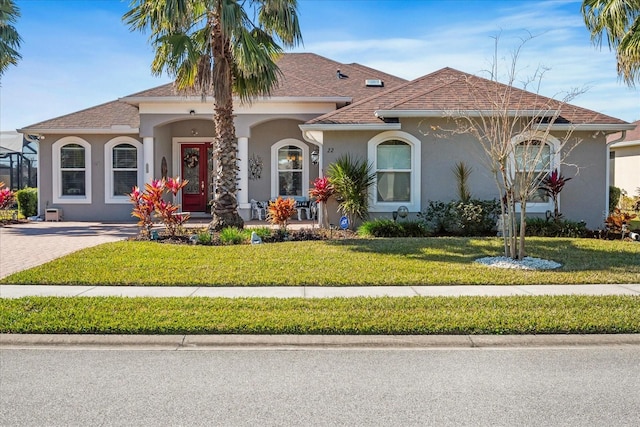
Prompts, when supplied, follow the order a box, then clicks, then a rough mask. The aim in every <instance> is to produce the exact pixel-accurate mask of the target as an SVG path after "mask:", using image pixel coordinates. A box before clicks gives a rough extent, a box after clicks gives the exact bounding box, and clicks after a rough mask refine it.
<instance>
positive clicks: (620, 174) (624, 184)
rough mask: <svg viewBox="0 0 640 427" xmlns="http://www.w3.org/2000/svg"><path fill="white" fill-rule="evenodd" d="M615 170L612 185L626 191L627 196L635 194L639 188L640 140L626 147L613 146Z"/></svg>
mask: <svg viewBox="0 0 640 427" xmlns="http://www.w3.org/2000/svg"><path fill="white" fill-rule="evenodd" d="M611 151H613V152H614V153H615V160H614V164H615V170H614V178H613V185H615V186H616V187H618V188H621V189H623V190H625V191H626V192H627V194H628V195H629V196H633V195H636V194H637V193H638V188H640V142H638V144H637V145H632V146H627V147H614V148H612V149H611Z"/></svg>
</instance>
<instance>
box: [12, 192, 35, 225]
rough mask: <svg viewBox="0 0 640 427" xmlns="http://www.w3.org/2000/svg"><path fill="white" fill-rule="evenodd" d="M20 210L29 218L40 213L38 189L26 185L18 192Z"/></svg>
mask: <svg viewBox="0 0 640 427" xmlns="http://www.w3.org/2000/svg"><path fill="white" fill-rule="evenodd" d="M16 198H17V199H18V210H19V211H20V213H21V214H22V216H23V217H25V218H29V217H30V216H35V215H36V214H37V213H38V189H37V188H31V187H26V188H23V189H22V190H18V191H17V192H16Z"/></svg>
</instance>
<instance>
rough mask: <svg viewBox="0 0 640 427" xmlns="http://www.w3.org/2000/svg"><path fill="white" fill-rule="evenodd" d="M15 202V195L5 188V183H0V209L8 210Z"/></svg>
mask: <svg viewBox="0 0 640 427" xmlns="http://www.w3.org/2000/svg"><path fill="white" fill-rule="evenodd" d="M14 200H15V193H14V192H13V191H11V190H10V189H9V187H5V186H4V182H2V181H0V209H6V208H8V207H9V206H11V204H13V201H14Z"/></svg>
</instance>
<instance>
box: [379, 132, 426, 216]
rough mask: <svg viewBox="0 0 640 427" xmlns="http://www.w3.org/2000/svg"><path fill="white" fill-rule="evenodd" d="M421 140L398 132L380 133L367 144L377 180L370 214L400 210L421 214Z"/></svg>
mask: <svg viewBox="0 0 640 427" xmlns="http://www.w3.org/2000/svg"><path fill="white" fill-rule="evenodd" d="M420 145H421V144H420V140H419V139H417V138H416V137H414V136H413V135H411V134H408V133H406V132H400V131H389V132H383V133H381V134H379V135H377V136H375V137H374V138H372V139H371V140H370V141H369V143H368V157H369V159H368V160H369V162H370V163H371V164H372V165H373V170H374V171H375V173H376V180H375V183H374V185H373V189H372V194H371V195H372V197H371V199H372V204H371V208H370V210H371V211H373V212H392V211H395V210H397V209H398V207H400V206H406V207H407V208H408V209H409V211H412V212H419V211H420V208H421V207H420Z"/></svg>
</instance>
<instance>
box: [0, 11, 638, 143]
mask: <svg viewBox="0 0 640 427" xmlns="http://www.w3.org/2000/svg"><path fill="white" fill-rule="evenodd" d="M580 4H581V2H580V1H554V0H547V1H544V0H543V1H536V0H528V1H514V0H495V1H489V0H486V1H457V0H441V1H429V0H384V1H378V0H299V15H300V19H301V26H302V32H303V38H304V46H300V47H299V48H297V49H296V51H307V52H314V53H317V54H320V55H323V56H326V57H328V58H331V59H334V60H336V61H339V62H345V63H351V62H357V63H361V64H364V65H367V66H370V67H373V68H377V69H380V70H382V71H385V72H388V73H391V74H395V75H398V76H400V77H404V78H406V79H413V78H417V77H420V76H422V75H424V74H427V73H430V72H432V71H435V70H437V69H440V68H442V67H447V66H448V67H453V68H456V69H459V70H462V71H465V72H469V73H473V74H480V75H482V71H483V70H486V69H488V68H490V65H491V63H492V59H493V54H494V37H495V36H496V35H498V34H500V43H499V49H498V51H499V53H498V58H499V61H498V62H499V64H500V65H501V70H502V71H503V72H504V73H505V74H506V71H507V67H508V66H509V64H510V55H511V53H512V51H513V50H514V49H515V48H516V47H517V46H518V45H519V43H520V39H521V38H524V37H527V34H528V32H530V33H532V34H534V35H536V36H537V37H535V38H534V39H532V40H530V41H528V42H527V43H526V44H525V46H524V48H523V50H522V54H521V57H520V59H519V61H518V71H519V76H520V78H521V79H522V80H524V79H526V78H527V77H528V76H530V75H531V74H533V72H534V71H535V70H536V69H537V68H538V67H541V66H543V67H547V68H549V71H547V73H546V75H545V77H544V80H543V81H542V86H541V89H540V92H541V93H542V94H543V95H546V96H551V97H557V98H561V97H562V95H563V92H566V91H568V90H571V89H573V88H588V90H587V92H586V93H584V94H582V95H580V96H579V97H578V98H576V99H575V100H574V101H573V103H574V104H577V105H580V106H583V107H586V108H590V109H594V110H597V111H600V112H602V113H605V114H609V115H612V116H614V117H618V118H621V119H623V120H627V121H634V120H638V119H640V91H639V90H638V89H631V88H629V87H627V86H625V85H624V84H623V83H621V82H620V81H619V80H618V77H617V74H616V64H615V55H614V54H613V53H611V52H609V50H608V48H607V47H606V46H605V47H603V48H602V49H598V48H596V47H594V46H593V45H592V43H591V40H590V37H589V33H588V32H587V30H586V29H585V26H584V22H583V21H582V17H581V14H580ZM17 5H18V7H19V8H20V9H21V13H22V17H21V18H20V20H19V22H18V23H17V29H18V31H19V32H20V34H21V36H22V38H23V44H22V48H21V53H22V56H23V59H22V61H21V62H20V63H19V64H18V66H17V67H11V68H9V69H8V71H7V72H6V73H5V74H4V76H3V77H2V82H1V87H0V129H1V130H3V131H6V130H13V129H15V128H19V127H23V126H27V125H30V124H33V123H36V122H39V121H42V120H46V119H50V118H53V117H57V116H60V115H63V114H67V113H70V112H73V111H77V110H80V109H84V108H88V107H91V106H93V105H97V104H100V103H103V102H107V101H111V100H114V99H117V98H119V97H122V96H126V95H129V94H131V93H135V92H138V91H141V90H144V89H148V88H150V87H154V86H158V85H161V84H164V83H167V82H169V81H170V78H169V77H168V76H166V75H165V76H162V77H154V76H152V75H151V72H150V63H151V59H152V56H153V52H152V50H151V47H150V46H149V45H148V43H147V36H146V35H144V34H141V33H131V32H130V31H129V29H128V28H127V27H126V26H125V25H124V24H123V23H122V20H121V17H122V15H123V13H125V12H126V11H127V10H128V7H129V1H128V0H127V1H120V0H87V1H80V0H66V1H57V0H17Z"/></svg>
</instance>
